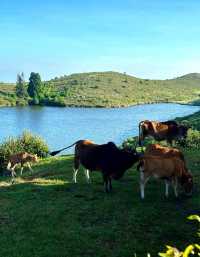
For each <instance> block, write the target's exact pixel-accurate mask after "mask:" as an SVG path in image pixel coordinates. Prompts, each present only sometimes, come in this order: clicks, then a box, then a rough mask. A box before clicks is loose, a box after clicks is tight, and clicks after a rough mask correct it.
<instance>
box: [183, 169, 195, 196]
mask: <svg viewBox="0 0 200 257" xmlns="http://www.w3.org/2000/svg"><path fill="white" fill-rule="evenodd" d="M181 185H182V187H183V189H184V191H185V194H186V195H188V196H190V195H192V190H193V178H192V174H191V173H190V172H187V173H185V174H184V175H183V176H182V178H181Z"/></svg>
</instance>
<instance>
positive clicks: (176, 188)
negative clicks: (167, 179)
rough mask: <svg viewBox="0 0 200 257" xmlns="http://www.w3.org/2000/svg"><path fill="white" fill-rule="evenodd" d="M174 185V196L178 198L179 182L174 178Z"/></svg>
mask: <svg viewBox="0 0 200 257" xmlns="http://www.w3.org/2000/svg"><path fill="white" fill-rule="evenodd" d="M172 183H173V187H174V194H175V196H176V197H178V180H177V178H174V179H173V180H172Z"/></svg>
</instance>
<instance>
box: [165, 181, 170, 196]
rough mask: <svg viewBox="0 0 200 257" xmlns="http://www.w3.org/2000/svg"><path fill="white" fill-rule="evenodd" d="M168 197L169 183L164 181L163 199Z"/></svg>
mask: <svg viewBox="0 0 200 257" xmlns="http://www.w3.org/2000/svg"><path fill="white" fill-rule="evenodd" d="M168 196H169V181H168V180H165V197H166V198H168Z"/></svg>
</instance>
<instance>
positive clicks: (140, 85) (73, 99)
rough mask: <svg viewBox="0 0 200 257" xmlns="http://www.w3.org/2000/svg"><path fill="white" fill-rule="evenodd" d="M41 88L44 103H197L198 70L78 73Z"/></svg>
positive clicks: (83, 104) (73, 104)
mask: <svg viewBox="0 0 200 257" xmlns="http://www.w3.org/2000/svg"><path fill="white" fill-rule="evenodd" d="M2 87H3V88H4V91H5V88H6V86H5V84H3V85H2V84H0V92H1V91H2V90H1V88H2ZM13 88H14V85H10V86H7V89H8V91H7V92H8V93H9V94H10V92H11V91H12V90H13ZM44 91H45V96H44V97H45V100H44V101H43V104H44V105H62V106H89V107H93V106H98V107H118V106H130V105H136V104H144V103H157V102H177V103H195V104H199V101H198V100H199V96H200V74H198V73H191V74H187V75H184V76H182V77H178V78H175V79H167V80H149V79H140V78H136V77H133V76H130V75H127V74H122V73H118V72H90V73H77V74H72V75H69V76H62V77H59V78H55V79H52V80H50V81H45V82H44ZM7 98H8V97H7ZM1 99H3V100H5V99H6V98H5V96H4V95H2V94H0V104H1ZM15 100H16V99H15Z"/></svg>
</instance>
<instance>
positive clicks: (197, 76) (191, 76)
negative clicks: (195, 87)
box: [177, 73, 200, 79]
mask: <svg viewBox="0 0 200 257" xmlns="http://www.w3.org/2000/svg"><path fill="white" fill-rule="evenodd" d="M177 79H200V73H188V74H185V75H183V76H180V77H177Z"/></svg>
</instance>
